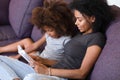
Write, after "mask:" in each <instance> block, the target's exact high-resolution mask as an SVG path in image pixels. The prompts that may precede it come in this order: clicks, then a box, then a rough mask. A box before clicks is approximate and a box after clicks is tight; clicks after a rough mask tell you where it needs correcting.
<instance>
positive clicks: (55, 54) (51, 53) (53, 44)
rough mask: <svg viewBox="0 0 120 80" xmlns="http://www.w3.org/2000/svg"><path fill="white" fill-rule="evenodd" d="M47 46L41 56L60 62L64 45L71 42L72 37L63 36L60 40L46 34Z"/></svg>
mask: <svg viewBox="0 0 120 80" xmlns="http://www.w3.org/2000/svg"><path fill="white" fill-rule="evenodd" d="M45 37H46V46H45V49H44V50H43V52H42V53H41V54H40V56H41V57H43V58H47V59H52V60H59V59H61V57H62V53H63V52H64V45H65V44H66V43H67V42H68V41H70V40H71V37H70V36H61V37H60V38H52V37H51V36H49V35H48V34H45Z"/></svg>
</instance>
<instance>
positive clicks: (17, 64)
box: [0, 56, 35, 79]
mask: <svg viewBox="0 0 120 80" xmlns="http://www.w3.org/2000/svg"><path fill="white" fill-rule="evenodd" d="M0 61H1V63H2V64H4V65H2V64H0V66H1V68H4V69H5V68H7V69H8V71H7V72H9V73H10V74H11V73H13V74H14V76H15V73H16V74H17V75H18V76H19V77H20V78H21V79H23V78H24V77H25V75H27V74H30V73H34V72H35V71H34V69H33V68H32V67H31V66H29V65H28V64H25V63H23V62H21V61H18V60H16V59H12V58H9V57H6V56H0ZM4 71H6V69H5V70H4ZM0 73H3V71H1V70H0Z"/></svg>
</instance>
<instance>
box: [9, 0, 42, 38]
mask: <svg viewBox="0 0 120 80" xmlns="http://www.w3.org/2000/svg"><path fill="white" fill-rule="evenodd" d="M41 5H42V0H11V1H10V6H9V20H10V23H11V26H12V27H13V29H14V31H15V33H16V35H17V36H18V37H19V38H24V37H30V34H31V31H32V26H33V25H32V24H31V23H30V18H31V12H32V9H33V8H35V7H36V6H41Z"/></svg>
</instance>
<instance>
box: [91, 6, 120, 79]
mask: <svg viewBox="0 0 120 80" xmlns="http://www.w3.org/2000/svg"><path fill="white" fill-rule="evenodd" d="M113 11H114V12H115V13H116V19H115V20H114V21H113V22H112V23H111V25H110V26H109V28H108V30H107V32H106V35H107V43H106V45H105V47H104V49H103V51H102V53H101V55H100V57H99V59H98V60H97V62H96V64H95V67H94V69H93V72H92V74H91V80H120V48H119V47H120V8H118V7H116V6H113Z"/></svg>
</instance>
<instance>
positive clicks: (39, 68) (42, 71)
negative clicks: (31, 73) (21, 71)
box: [34, 62, 49, 75]
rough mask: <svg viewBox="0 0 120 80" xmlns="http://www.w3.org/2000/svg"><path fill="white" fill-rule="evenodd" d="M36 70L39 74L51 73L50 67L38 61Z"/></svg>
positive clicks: (35, 66)
mask: <svg viewBox="0 0 120 80" xmlns="http://www.w3.org/2000/svg"><path fill="white" fill-rule="evenodd" d="M34 70H35V71H36V72H37V73H39V74H46V75H48V74H49V70H48V68H47V67H46V66H45V65H43V64H40V63H37V62H35V63H34Z"/></svg>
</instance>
